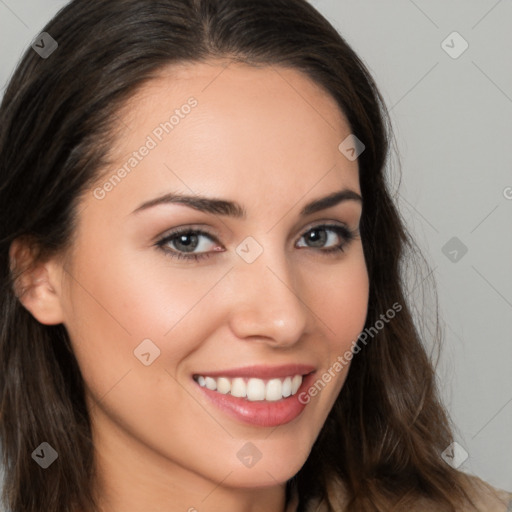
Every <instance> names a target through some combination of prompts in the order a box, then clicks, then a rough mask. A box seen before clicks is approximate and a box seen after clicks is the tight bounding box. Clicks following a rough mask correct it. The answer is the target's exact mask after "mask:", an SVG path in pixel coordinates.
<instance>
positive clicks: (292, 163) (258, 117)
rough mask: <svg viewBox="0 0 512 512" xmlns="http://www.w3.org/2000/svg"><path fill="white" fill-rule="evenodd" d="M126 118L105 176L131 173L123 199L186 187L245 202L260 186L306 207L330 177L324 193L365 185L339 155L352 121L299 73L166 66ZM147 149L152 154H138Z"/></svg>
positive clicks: (218, 64) (220, 65) (224, 65)
mask: <svg viewBox="0 0 512 512" xmlns="http://www.w3.org/2000/svg"><path fill="white" fill-rule="evenodd" d="M117 117H118V123H117V136H116V139H115V140H114V144H113V145H112V149H111V155H110V156H111V161H112V162H113V165H112V166H111V167H109V169H107V170H106V172H105V173H104V174H103V176H102V178H103V180H104V179H105V177H107V178H108V176H110V175H111V174H112V172H115V171H116V169H119V168H121V166H124V168H125V170H126V171H128V173H129V176H127V177H126V178H123V182H126V183H122V187H117V186H116V187H115V188H116V190H115V191H114V192H115V193H116V194H117V193H118V190H121V189H123V190H125V192H126V194H128V195H129V191H130V189H135V190H137V194H138V195H144V194H145V195H146V196H149V195H151V194H153V193H155V192H156V191H157V189H158V190H165V189H166V188H173V187H174V188H176V187H178V188H180V189H182V190H184V189H187V188H188V189H191V190H192V191H195V192H197V193H210V194H212V195H213V194H216V195H219V196H221V195H226V194H231V195H233V196H235V195H238V196H240V194H241V193H242V192H243V191H244V190H245V191H247V190H250V188H251V186H253V185H260V186H263V189H260V191H261V190H266V193H267V194H268V195H267V199H270V192H271V190H274V191H275V193H276V197H275V199H278V198H279V197H280V196H282V194H283V193H285V194H287V195H293V196H294V197H295V199H296V200H297V199H298V198H299V197H301V195H304V193H305V192H306V191H307V189H311V188H312V187H313V186H315V183H317V182H320V181H321V180H323V181H324V182H325V186H324V187H323V188H322V191H325V190H327V189H329V188H332V187H336V188H337V189H338V188H339V185H340V184H342V185H349V186H352V188H355V189H357V188H358V173H357V162H356V161H349V160H347V158H345V156H344V155H343V154H342V153H341V152H340V151H339V149H338V146H339V144H340V143H341V142H342V141H343V140H344V139H345V138H346V137H347V136H348V135H349V134H350V127H349V125H348V123H347V121H346V119H345V116H344V115H343V113H342V112H341V110H340V108H339V106H338V104H337V103H336V101H335V100H334V98H332V96H330V95H329V94H328V93H327V92H326V91H325V90H324V89H323V88H322V87H321V86H319V85H318V84H316V83H315V82H314V81H312V80H311V79H310V78H309V77H307V76H306V75H305V74H303V73H302V72H300V71H297V70H295V69H290V68H283V67H277V66H261V67H254V66H249V65H246V64H240V63H233V62H225V61H224V62H223V61H211V62H203V63H186V64H179V65H172V66H167V67H165V68H162V69H161V70H160V72H159V73H158V76H157V77H156V78H154V79H152V80H150V81H149V82H147V83H146V84H144V85H143V86H142V87H141V88H140V89H139V90H138V92H137V93H136V94H135V95H134V96H133V97H132V98H131V99H130V100H129V101H128V102H127V103H126V104H125V105H124V107H123V109H122V110H120V111H119V113H118V116H117ZM144 146H146V147H150V150H149V151H148V150H144V151H142V152H143V153H144V155H143V156H142V157H141V155H140V154H138V155H134V153H141V152H139V151H138V150H139V149H143V148H144ZM129 162H131V164H132V165H130V164H129ZM126 164H129V165H126ZM132 171H133V172H132ZM128 173H122V174H128ZM340 179H341V181H340ZM128 182H129V183H128ZM265 187H266V188H265ZM188 191H189V192H190V190H188ZM254 193H256V189H254ZM112 195H114V194H112ZM132 195H133V194H132Z"/></svg>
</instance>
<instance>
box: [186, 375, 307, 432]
mask: <svg viewBox="0 0 512 512" xmlns="http://www.w3.org/2000/svg"><path fill="white" fill-rule="evenodd" d="M313 378H314V372H313V373H310V374H308V375H306V376H304V377H303V378H302V384H301V385H300V387H299V389H298V390H297V393H295V395H292V396H289V397H287V398H282V399H281V400H277V401H275V402H270V401H266V400H265V401H263V400H258V401H255V402H251V401H250V400H247V398H240V397H236V396H232V395H231V394H230V393H227V394H222V393H218V392H217V391H212V390H211V389H208V388H206V387H202V386H199V384H198V383H197V382H195V381H194V382H195V384H196V385H197V386H198V387H199V389H200V390H201V391H202V392H203V393H204V394H205V395H206V396H207V397H208V398H209V399H210V400H211V401H212V402H213V403H214V404H215V405H216V406H217V407H218V408H219V409H221V410H222V411H223V412H225V413H227V414H228V415H230V416H231V417H233V418H235V419H237V420H239V421H241V422H243V423H249V424H251V425H257V426H259V427H276V426H278V425H284V424H286V423H289V422H290V421H292V420H294V419H295V418H297V416H299V415H300V414H301V412H302V411H303V410H304V409H305V407H306V405H307V404H302V403H300V402H299V398H298V397H299V395H300V393H302V392H303V391H305V390H307V389H308V388H309V386H310V384H311V383H312V381H313Z"/></svg>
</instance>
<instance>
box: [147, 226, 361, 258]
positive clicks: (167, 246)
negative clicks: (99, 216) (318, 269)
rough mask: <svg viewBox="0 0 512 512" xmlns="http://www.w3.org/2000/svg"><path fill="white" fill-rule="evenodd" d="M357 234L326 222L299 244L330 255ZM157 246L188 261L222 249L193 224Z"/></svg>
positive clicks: (316, 227)
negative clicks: (304, 241) (304, 243)
mask: <svg viewBox="0 0 512 512" xmlns="http://www.w3.org/2000/svg"><path fill="white" fill-rule="evenodd" d="M355 237H356V231H350V230H349V229H348V228H346V227H345V226H340V225H338V224H324V225H320V226H315V227H314V228H311V229H309V230H308V231H306V232H305V233H304V234H303V235H302V236H301V238H300V239H299V240H302V239H303V238H304V239H305V240H306V243H307V244H308V245H298V247H305V248H309V249H318V251H317V252H320V253H322V254H325V255H328V254H331V253H339V252H343V251H344V250H345V248H346V246H347V245H348V244H349V243H350V242H351V241H352V240H353V239H354V238H355ZM208 240H209V242H208ZM155 245H156V246H157V247H159V248H160V249H161V250H162V251H164V252H165V253H166V254H167V255H168V256H170V257H171V258H178V259H185V260H195V261H198V260H200V259H203V258H209V257H210V256H211V255H212V254H213V253H215V252H223V251H222V249H219V248H217V249H216V248H215V247H221V245H220V244H219V242H218V241H217V239H216V237H214V236H213V235H212V234H210V233H208V232H207V231H203V230H201V229H194V228H191V227H186V228H177V229H175V230H173V231H172V232H170V233H168V234H167V235H166V236H165V237H164V238H162V239H161V240H159V241H158V242H157V243H156V244H155ZM209 246H210V247H211V246H213V249H212V248H210V250H208V247H209ZM325 247H327V248H325ZM196 251H197V252H196Z"/></svg>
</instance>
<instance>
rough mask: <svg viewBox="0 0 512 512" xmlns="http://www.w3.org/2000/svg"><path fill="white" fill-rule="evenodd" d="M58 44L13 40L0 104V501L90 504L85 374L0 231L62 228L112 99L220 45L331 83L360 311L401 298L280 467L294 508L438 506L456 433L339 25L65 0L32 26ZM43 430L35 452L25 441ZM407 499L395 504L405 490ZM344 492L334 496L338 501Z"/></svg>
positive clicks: (291, 15)
mask: <svg viewBox="0 0 512 512" xmlns="http://www.w3.org/2000/svg"><path fill="white" fill-rule="evenodd" d="M43 31H44V32H47V33H49V34H50V35H51V36H52V37H53V38H54V39H55V40H56V41H57V42H58V48H57V49H56V51H55V52H54V53H53V54H52V55H51V56H50V57H49V58H47V59H44V58H41V57H40V56H39V55H38V54H37V53H36V52H35V51H34V50H33V49H32V48H28V49H27V50H26V52H25V53H24V55H23V56H22V58H21V60H20V62H19V64H18V66H17V68H16V70H15V72H14V74H13V76H12V77H11V79H10V81H9V84H8V87H7V88H6V90H5V94H4V97H3V100H2V103H1V105H0V118H1V119H2V122H1V123H0V287H1V295H0V400H1V404H0V437H1V443H2V445H1V446H2V451H3V458H4V467H5V482H4V492H3V500H4V502H5V505H6V506H7V507H8V510H9V512H40V511H41V510H44V511H45V512H62V511H63V510H66V511H69V510H75V509H79V510H87V511H91V512H92V511H96V510H97V508H96V507H97V500H96V497H95V494H94V482H95V480H94V478H95V470H94V468H95V466H94V455H93V454H94V449H93V448H94V447H93V443H92V434H91V423H90V418H89V414H88V411H87V407H86V403H85V398H84V382H83V379H82V376H81V373H80V368H79V366H78V363H77V361H76V359H75V357H74V354H73V351H72V350H71V344H70V340H69V338H68V334H67V332H66V330H65V328H64V326H63V325H56V326H48V325H42V324H40V323H38V322H37V321H36V320H35V319H34V318H33V317H32V316H31V315H30V313H29V312H28V311H27V310H26V309H24V307H23V306H22V305H21V303H20V301H19V299H18V297H17V295H16V293H15V289H16V288H15V285H16V281H17V278H18V277H19V274H20V272H22V271H23V269H13V268H12V264H11V262H10V258H9V249H10V247H11V244H12V242H13V241H14V240H16V239H24V240H26V241H27V244H28V247H30V248H31V249H30V250H31V251H33V258H34V260H35V261H43V260H44V259H45V258H48V257H50V256H52V255H56V254H59V253H60V252H62V251H65V250H66V249H67V248H69V247H70V246H72V243H73V233H74V227H75V225H76V219H77V215H78V213H77V204H78V201H79V199H80V197H81V195H82V194H83V193H85V192H86V191H87V190H88V188H89V187H90V186H91V184H92V183H93V182H94V180H95V179H97V177H98V175H99V174H100V173H101V170H102V169H103V167H104V166H105V165H106V164H107V163H109V162H108V150H109V147H110V146H111V144H112V143H113V141H115V134H116V133H115V121H116V119H117V118H116V113H119V112H120V111H121V109H122V108H123V106H124V105H125V104H126V102H127V101H128V100H129V99H130V98H131V97H132V96H133V95H134V94H135V93H136V92H137V91H138V90H139V89H140V88H141V87H142V86H143V85H144V84H146V83H147V82H148V81H150V80H152V79H153V78H155V77H156V76H158V73H159V71H160V70H161V69H162V68H163V67H164V66H167V65H170V64H173V63H181V62H202V61H207V60H210V59H218V58H221V59H227V60H228V61H233V62H243V63H246V64H249V65H252V66H284V67H288V68H293V69H295V70H298V71H301V72H303V73H304V74H305V75H307V76H308V77H309V78H310V79H311V80H313V81H314V82H315V83H316V84H318V85H319V86H321V87H323V89H324V90H325V92H326V94H330V95H331V96H332V97H333V98H334V99H335V100H336V102H337V103H338V105H339V108H340V109H341V111H342V112H343V113H344V114H345V116H346V118H347V120H348V122H349V125H350V128H351V131H352V133H353V134H354V135H356V136H357V137H358V138H359V139H360V140H361V141H363V142H364V144H365V146H366V147H365V150H364V152H363V153H362V154H361V155H360V156H359V158H358V163H359V179H360V186H361V192H362V196H363V211H362V217H361V238H362V243H363V249H364V255H365V260H366V265H367V269H368V274H369V279H370V295H369V302H368V314H367V319H366V325H365V327H366V328H370V327H371V326H373V325H374V324H375V323H376V322H377V321H378V320H379V318H380V317H379V315H380V314H382V313H383V312H385V311H386V310H388V309H389V308H390V306H391V305H392V304H395V303H398V304H400V305H401V306H402V310H401V311H400V313H399V314H397V315H396V317H395V318H394V319H393V320H392V321H390V322H387V323H386V324H385V325H384V327H383V328H382V329H380V330H379V332H378V333H377V334H376V335H375V336H373V337H372V339H370V340H369V341H368V342H367V343H366V345H365V346H364V347H362V349H361V350H360V351H359V352H358V353H357V354H356V355H355V356H354V359H353V361H352V366H351V369H350V372H349V375H348V377H347V380H346V382H345V384H344V386H343V388H342V390H341V392H340V394H339V396H338V398H337V400H336V402H335V405H334V407H333V409H332V411H331V412H330V414H329V416H328V419H327V421H326V423H325V425H324V426H323V428H322V430H321V432H320V434H319V436H318V438H317V440H316V442H315V444H314V446H313V448H312V451H311V453H310V454H309V457H308V459H307V460H306V462H305V464H304V466H303V467H302V468H301V470H300V471H299V472H298V474H297V475H295V476H294V477H293V478H292V479H290V481H289V482H288V483H287V487H286V489H287V499H289V498H290V495H291V491H292V490H293V489H294V490H295V491H296V492H297V493H298V497H299V509H298V510H299V512H300V511H305V510H307V508H308V505H309V504H311V503H312V502H314V500H315V499H320V500H323V501H324V502H325V503H326V504H327V506H328V507H329V509H330V510H336V508H335V507H336V500H335V494H336V493H337V492H341V491H343V493H346V496H347V497H348V500H349V501H348V505H347V509H349V510H351V511H356V512H357V511H375V510H378V511H389V510H391V509H393V510H399V509H400V510H402V508H403V509H404V510H409V509H410V508H408V507H406V506H405V505H404V503H406V499H407V498H411V499H416V498H422V497H424V498H428V499H429V500H430V501H431V502H432V503H433V504H435V505H436V510H447V511H453V510H456V509H457V507H458V506H459V505H460V504H462V503H464V502H465V500H466V499H468V496H467V495H466V493H465V490H464V489H465V484H464V480H463V473H461V472H458V471H456V470H455V469H453V468H451V467H450V466H449V465H447V464H446V463H445V462H444V461H443V460H442V458H441V457H440V453H441V452H442V451H443V450H444V449H445V448H446V447H447V446H448V445H449V444H450V443H451V442H452V440H453V435H452V433H451V425H450V421H449V418H448V415H447V413H446V411H445V409H444V408H443V406H442V404H441V401H440V399H439V395H438V390H437V388H436V379H435V372H434V366H433V363H432V362H431V360H430V358H429V356H428V355H427V351H426V349H425V347H424V345H423V342H422V339H421V336H420V334H419V332H418V329H417V327H416V326H415V323H414V320H413V310H412V308H413V307H414V305H411V304H408V297H407V296H406V295H407V294H406V293H405V287H406V285H405V282H404V276H403V265H402V263H403V260H404V257H405V250H406V249H407V248H413V247H414V243H413V242H412V240H411V237H410V236H409V235H408V234H407V231H406V228H405V223H404V221H403V220H402V218H401V216H400V214H399V213H398V210H397V208H396V206H395V204H394V199H393V197H392V194H391V192H390V190H389V184H388V182H387V179H386V175H385V167H386V162H387V160H388V157H389V150H390V146H391V140H392V136H391V127H390V123H389V118H388V114H387V111H386V108H385V105H384V101H383V99H382V97H381V95H380V94H379V91H378V90H377V87H376V85H375V83H374V81H373V79H372V77H371V75H370V73H369V71H368V70H367V68H366V66H365V65H364V64H363V62H362V60H360V58H358V56H357V55H356V54H355V53H354V51H353V50H352V49H351V47H350V46H349V45H348V44H347V42H346V41H345V40H344V39H343V38H342V36H341V35H340V34H339V33H338V32H337V31H336V30H335V29H334V27H333V26H332V25H331V24H330V23H329V22H328V21H327V20H326V19H325V18H324V17H323V16H322V15H320V14H319V13H318V12H317V11H316V10H315V9H314V8H313V7H312V6H311V5H310V4H308V3H307V2H306V1H305V0H74V1H72V2H71V3H69V4H68V5H67V6H65V7H64V8H63V9H62V10H60V11H59V12H58V14H57V15H56V16H55V17H54V18H53V19H52V20H51V21H50V22H49V23H48V24H47V25H46V26H45V27H44V29H43ZM42 441H46V442H48V443H49V444H50V445H51V446H53V447H55V448H56V450H57V452H58V454H59V459H58V461H59V462H58V464H53V465H52V466H51V467H50V468H48V469H47V470H44V471H43V470H42V469H41V468H40V467H39V466H38V465H37V464H35V463H34V461H33V460H32V458H31V453H32V452H33V451H34V449H35V448H36V447H37V446H38V445H39V444H40V443H41V442H42ZM401 506H402V508H400V507H401ZM338 510H339V509H338Z"/></svg>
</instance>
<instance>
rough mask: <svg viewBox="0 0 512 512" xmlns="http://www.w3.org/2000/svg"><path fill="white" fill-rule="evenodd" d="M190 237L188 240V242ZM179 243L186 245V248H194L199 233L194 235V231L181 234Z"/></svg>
mask: <svg viewBox="0 0 512 512" xmlns="http://www.w3.org/2000/svg"><path fill="white" fill-rule="evenodd" d="M187 239H188V242H187ZM178 244H181V245H183V246H184V247H185V249H189V250H190V249H192V250H193V249H194V248H195V245H196V244H197V235H194V234H192V233H188V234H185V235H180V237H179V239H178Z"/></svg>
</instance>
